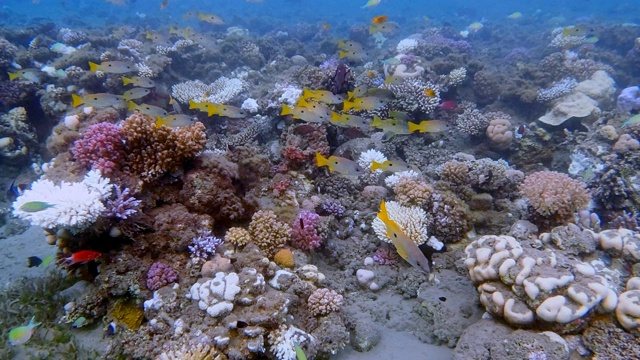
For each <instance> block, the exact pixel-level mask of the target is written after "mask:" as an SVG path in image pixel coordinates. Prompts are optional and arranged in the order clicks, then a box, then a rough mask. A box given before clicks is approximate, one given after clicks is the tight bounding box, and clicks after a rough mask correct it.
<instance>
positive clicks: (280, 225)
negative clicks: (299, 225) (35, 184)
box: [249, 210, 291, 252]
mask: <svg viewBox="0 0 640 360" xmlns="http://www.w3.org/2000/svg"><path fill="white" fill-rule="evenodd" d="M249 233H250V234H251V239H252V240H253V242H254V243H255V244H256V245H258V246H259V247H260V248H262V249H263V250H266V251H269V252H275V251H277V250H278V248H280V247H282V246H284V245H285V244H286V243H287V241H289V239H290V237H291V227H289V225H287V224H286V223H284V222H280V221H278V217H277V216H276V214H275V213H274V212H273V211H270V210H259V211H258V212H256V213H255V214H253V216H252V217H251V223H250V224H249Z"/></svg>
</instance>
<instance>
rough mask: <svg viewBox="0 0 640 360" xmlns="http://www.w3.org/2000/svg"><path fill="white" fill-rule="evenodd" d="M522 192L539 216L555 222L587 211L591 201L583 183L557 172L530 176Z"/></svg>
mask: <svg viewBox="0 0 640 360" xmlns="http://www.w3.org/2000/svg"><path fill="white" fill-rule="evenodd" d="M521 191H522V193H523V194H524V195H525V196H526V197H527V198H528V199H529V203H530V204H531V206H533V209H534V210H535V211H536V213H537V214H539V215H541V216H542V217H545V218H548V219H553V220H555V222H562V221H565V220H567V219H568V218H570V217H571V216H573V214H574V213H575V212H576V211H578V210H583V209H586V208H587V205H589V201H591V194H589V192H588V191H587V189H586V185H585V184H584V183H583V182H581V181H578V180H574V179H572V178H570V177H569V176H568V175H566V174H563V173H559V172H555V171H538V172H535V173H532V174H529V175H528V176H527V177H526V178H525V179H524V182H523V184H522V187H521Z"/></svg>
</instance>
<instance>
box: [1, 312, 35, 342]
mask: <svg viewBox="0 0 640 360" xmlns="http://www.w3.org/2000/svg"><path fill="white" fill-rule="evenodd" d="M35 320H36V317H35V316H34V317H32V318H31V320H30V321H29V324H28V325H26V326H19V327H17V328H13V329H11V331H9V344H10V345H13V346H15V345H22V344H24V343H26V342H27V341H29V339H31V336H32V335H33V333H34V331H35V330H36V327H37V326H38V325H40V324H42V323H36V322H35Z"/></svg>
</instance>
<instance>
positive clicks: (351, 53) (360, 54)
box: [338, 50, 369, 61]
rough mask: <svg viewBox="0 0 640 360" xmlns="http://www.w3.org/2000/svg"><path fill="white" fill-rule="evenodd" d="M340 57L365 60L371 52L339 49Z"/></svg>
mask: <svg viewBox="0 0 640 360" xmlns="http://www.w3.org/2000/svg"><path fill="white" fill-rule="evenodd" d="M338 57H339V58H340V59H347V60H351V61H364V60H365V59H367V58H368V57H369V54H368V53H367V52H366V51H364V50H339V51H338Z"/></svg>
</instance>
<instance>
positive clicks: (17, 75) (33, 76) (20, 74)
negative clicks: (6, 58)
mask: <svg viewBox="0 0 640 360" xmlns="http://www.w3.org/2000/svg"><path fill="white" fill-rule="evenodd" d="M39 72H40V70H38V69H23V70H17V71H14V72H8V73H7V74H9V81H14V80H17V79H24V80H27V81H31V82H32V83H36V84H40V77H38V73H39Z"/></svg>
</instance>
